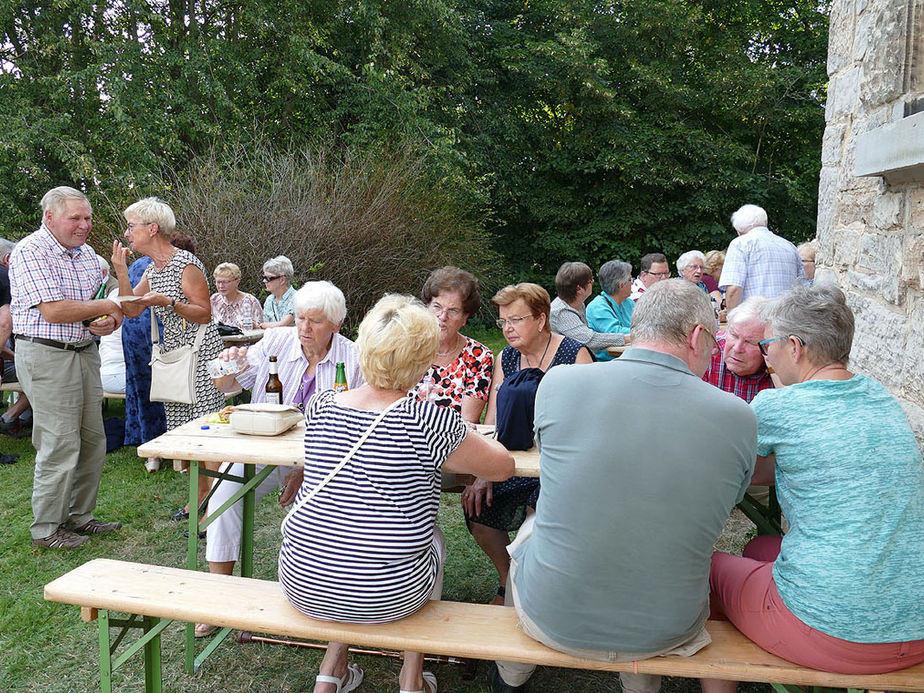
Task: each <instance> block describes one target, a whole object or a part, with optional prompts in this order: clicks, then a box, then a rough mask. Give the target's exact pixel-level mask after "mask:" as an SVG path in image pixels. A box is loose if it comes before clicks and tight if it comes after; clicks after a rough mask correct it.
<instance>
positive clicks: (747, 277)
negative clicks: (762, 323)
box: [720, 226, 805, 301]
mask: <svg viewBox="0 0 924 693" xmlns="http://www.w3.org/2000/svg"><path fill="white" fill-rule="evenodd" d="M800 281H805V267H804V266H803V264H802V259H801V258H800V257H799V251H798V250H796V246H794V245H793V244H792V243H790V242H789V241H787V240H786V239H785V238H782V237H781V236H777V235H776V234H775V233H773V232H772V231H771V230H770V229H768V228H767V227H766V226H758V227H757V228H754V229H751V230H750V231H748V232H747V233H746V234H744V235H743V236H738V237H737V238H735V239H734V240H733V241H732V242H731V243H730V244H729V246H728V254H727V255H726V256H725V264H724V265H722V276H721V284H720V287H721V288H722V289H728V287H729V286H740V287H741V289H742V295H741V300H742V301H743V300H745V299H747V298H749V297H751V296H763V297H765V298H776V297H777V296H779V295H780V294H782V293H784V292H786V291H789V290H790V289H791V288H792V287H793V286H794V285H795V284H796V283H797V282H800Z"/></svg>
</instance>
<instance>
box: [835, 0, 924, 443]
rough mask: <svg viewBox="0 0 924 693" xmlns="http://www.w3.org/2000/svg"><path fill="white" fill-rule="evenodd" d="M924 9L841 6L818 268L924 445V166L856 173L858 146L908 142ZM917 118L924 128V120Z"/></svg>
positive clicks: (843, 2) (893, 4) (902, 0)
mask: <svg viewBox="0 0 924 693" xmlns="http://www.w3.org/2000/svg"><path fill="white" fill-rule="evenodd" d="M922 9H924V0H835V2H834V3H833V7H832V13H831V25H830V30H831V34H830V43H829V54H828V75H829V78H830V82H829V85H828V101H827V109H826V113H825V117H826V122H827V125H826V128H825V134H824V140H823V146H822V170H821V177H820V182H819V203H818V256H817V263H818V267H819V269H818V278H819V280H822V281H823V280H825V279H831V278H834V279H836V281H837V283H838V284H839V286H840V287H841V288H842V289H843V290H844V291H845V292H846V293H847V298H848V301H849V303H850V306H851V307H852V308H853V310H854V313H855V315H856V321H857V331H856V337H855V340H854V347H853V352H852V355H851V363H852V366H853V367H854V368H855V369H856V370H858V371H860V372H863V373H866V374H868V375H871V376H873V377H875V378H876V379H877V380H879V381H880V382H882V383H883V384H884V385H886V387H888V388H889V389H890V390H891V391H892V392H894V393H895V394H896V395H897V396H898V397H899V398H900V399H901V401H902V404H903V406H905V409H906V411H907V413H908V417H909V419H910V421H911V423H912V426H913V428H914V430H915V433H916V435H917V436H918V439H919V440H920V441H921V442H922V444H924V162H922V165H921V166H920V167H918V168H915V167H911V168H904V169H902V172H901V175H890V174H889V172H885V173H881V174H880V175H858V173H865V171H864V166H863V165H862V164H863V162H862V161H861V165H860V166H859V167H857V141H858V138H859V139H861V140H862V139H864V138H866V140H867V143H869V142H871V141H872V140H873V139H874V138H887V137H893V139H894V138H895V137H907V132H908V128H907V126H908V125H909V124H910V123H911V119H908V118H906V117H905V116H906V110H907V109H906V103H909V104H910V103H912V102H913V101H914V100H915V99H919V98H920V96H921V95H920V93H913V92H912V88H913V87H916V86H918V84H917V82H918V80H916V79H912V77H915V75H910V76H909V70H910V69H912V68H911V65H912V64H914V65H915V67H914V69H915V70H917V69H918V67H920V66H921V65H924V56H913V53H914V46H915V45H920V41H918V40H917V37H918V35H919V33H920V32H922V31H924V26H922V25H921V24H922V23H921V21H920V19H918V18H919V17H920V16H921V14H922ZM916 19H917V22H916ZM916 23H917V31H915V24H916ZM912 57H915V58H916V60H915V61H914V62H913V63H912V60H911V59H912ZM912 118H917V119H918V121H919V122H920V123H924V113H919V114H917V116H912ZM902 128H904V129H902ZM896 133H897V134H896ZM903 133H904V134H903ZM916 133H917V135H924V127H921V128H918V129H917V130H916ZM877 141H880V142H881V141H885V140H884V139H880V140H877ZM873 144H874V145H875V142H873ZM902 144H903V146H905V145H906V144H907V145H908V146H911V143H902ZM918 146H920V144H919V145H918ZM874 148H875V146H874ZM858 168H859V171H858Z"/></svg>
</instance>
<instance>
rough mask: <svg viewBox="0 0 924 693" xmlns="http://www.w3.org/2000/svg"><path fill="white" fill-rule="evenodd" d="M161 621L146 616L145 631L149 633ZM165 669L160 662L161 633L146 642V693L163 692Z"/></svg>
mask: <svg viewBox="0 0 924 693" xmlns="http://www.w3.org/2000/svg"><path fill="white" fill-rule="evenodd" d="M159 623H160V619H159V618H154V617H153V616H145V617H144V632H145V633H148V632H150V630H151V629H152V628H154V627H156V626H157V625H158V624H159ZM163 690H164V679H163V671H162V670H161V663H160V633H158V634H157V635H155V636H154V637H153V638H151V639H150V640H148V641H147V642H146V643H145V644H144V693H162V692H163Z"/></svg>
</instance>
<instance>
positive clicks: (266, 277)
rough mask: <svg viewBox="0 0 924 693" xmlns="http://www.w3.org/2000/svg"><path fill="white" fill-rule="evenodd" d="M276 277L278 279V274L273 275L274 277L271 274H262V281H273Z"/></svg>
mask: <svg viewBox="0 0 924 693" xmlns="http://www.w3.org/2000/svg"><path fill="white" fill-rule="evenodd" d="M277 279H279V275H277V276H275V277H271V276H269V275H268V274H264V275H263V281H265V282H266V283H267V284H269V283H270V282H274V281H276V280H277Z"/></svg>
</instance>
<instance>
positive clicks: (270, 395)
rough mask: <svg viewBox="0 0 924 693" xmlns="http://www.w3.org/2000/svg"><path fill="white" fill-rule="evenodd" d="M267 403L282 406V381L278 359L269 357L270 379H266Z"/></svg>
mask: <svg viewBox="0 0 924 693" xmlns="http://www.w3.org/2000/svg"><path fill="white" fill-rule="evenodd" d="M266 403H267V404H282V381H281V380H280V379H279V364H278V363H276V357H275V356H270V357H269V378H267V379H266Z"/></svg>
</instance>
